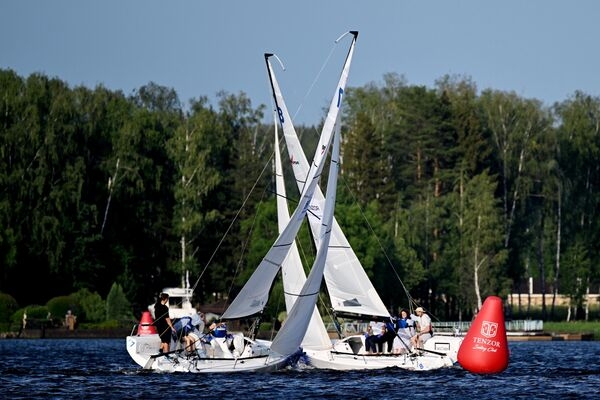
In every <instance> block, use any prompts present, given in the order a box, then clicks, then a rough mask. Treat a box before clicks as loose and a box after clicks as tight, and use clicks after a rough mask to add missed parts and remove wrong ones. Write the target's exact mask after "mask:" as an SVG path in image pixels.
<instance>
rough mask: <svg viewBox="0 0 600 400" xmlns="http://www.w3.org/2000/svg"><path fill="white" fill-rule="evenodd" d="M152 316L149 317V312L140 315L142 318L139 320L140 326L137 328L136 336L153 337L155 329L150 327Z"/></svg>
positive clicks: (152, 326)
mask: <svg viewBox="0 0 600 400" xmlns="http://www.w3.org/2000/svg"><path fill="white" fill-rule="evenodd" d="M152 322H154V321H153V320H152V315H150V311H144V312H143V313H142V318H141V319H140V325H139V326H138V331H137V334H138V336H143V335H155V334H156V333H157V332H156V327H155V326H154V325H152Z"/></svg>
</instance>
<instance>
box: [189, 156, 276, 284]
mask: <svg viewBox="0 0 600 400" xmlns="http://www.w3.org/2000/svg"><path fill="white" fill-rule="evenodd" d="M272 159H273V154H271V157H269V159H268V160H267V162H266V163H265V166H264V167H263V169H262V171H261V172H260V174H259V175H258V178H256V181H255V182H254V184H253V185H252V188H251V189H250V191H249V192H248V195H247V196H246V198H245V199H244V202H243V203H242V205H241V206H240V208H239V210H238V211H237V212H236V214H235V216H234V217H233V219H232V220H231V223H230V224H229V226H228V227H227V230H226V231H225V233H224V234H223V236H222V237H221V240H220V241H219V243H218V244H217V247H216V248H215V250H214V251H213V253H212V254H211V256H210V258H209V260H208V261H207V263H206V265H205V266H204V269H202V272H201V273H200V276H198V279H196V282H195V283H194V286H192V291H195V290H196V287H197V286H198V283H200V279H202V276H204V273H205V272H206V270H207V269H208V266H209V265H210V264H211V263H212V260H213V259H214V258H215V255H216V254H217V252H218V251H219V249H220V248H221V245H222V244H223V242H224V241H225V238H226V237H227V235H228V234H229V231H230V230H231V228H232V227H233V224H234V223H235V222H236V221H237V219H238V217H239V216H240V214H241V212H242V210H243V209H244V207H245V206H246V203H247V202H248V199H250V195H251V194H252V193H253V192H254V189H256V185H258V182H259V181H260V178H261V177H262V176H263V174H264V172H265V170H266V169H267V167H268V166H269V165H271V160H272Z"/></svg>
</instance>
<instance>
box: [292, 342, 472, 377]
mask: <svg viewBox="0 0 600 400" xmlns="http://www.w3.org/2000/svg"><path fill="white" fill-rule="evenodd" d="M461 342H462V338H460V337H454V336H440V337H437V336H434V338H432V339H430V340H428V341H427V342H426V345H425V346H424V347H423V350H421V351H417V352H414V353H411V354H391V353H390V354H369V353H368V352H367V351H365V343H364V336H363V335H355V336H351V337H348V338H345V339H343V340H340V341H338V342H336V343H335V344H334V346H333V349H325V350H323V349H310V348H305V349H304V353H305V361H306V363H307V364H309V365H310V366H312V367H315V368H319V369H332V370H338V371H350V370H362V369H364V370H367V369H382V368H401V369H407V370H415V371H428V370H434V369H440V368H449V367H452V366H454V365H456V360H457V359H456V357H457V353H458V349H459V347H460V343H461Z"/></svg>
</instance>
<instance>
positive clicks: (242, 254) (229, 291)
mask: <svg viewBox="0 0 600 400" xmlns="http://www.w3.org/2000/svg"><path fill="white" fill-rule="evenodd" d="M272 158H273V157H272V156H271V159H272ZM267 187H268V186H267ZM267 187H265V189H264V190H263V194H262V196H261V198H260V201H259V202H258V206H257V210H258V209H259V208H260V205H261V204H262V203H263V200H264V198H265V193H267ZM257 220H258V211H257V212H256V213H254V219H253V220H252V225H251V226H250V230H249V231H248V235H247V236H246V240H245V241H244V243H243V245H242V249H241V252H240V258H239V260H238V262H237V265H236V267H235V272H234V273H233V278H232V279H231V284H230V285H229V290H228V291H227V297H228V298H229V297H230V296H231V291H232V290H233V286H234V282H235V278H236V277H237V276H238V274H239V272H240V269H241V265H242V262H243V259H244V254H245V253H246V249H247V248H248V243H250V238H251V237H252V232H253V231H254V227H255V226H256V221H257ZM223 311H224V310H223Z"/></svg>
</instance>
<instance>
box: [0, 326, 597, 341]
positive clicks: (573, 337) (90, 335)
mask: <svg viewBox="0 0 600 400" xmlns="http://www.w3.org/2000/svg"><path fill="white" fill-rule="evenodd" d="M131 333H132V331H131V329H125V328H121V329H75V330H73V331H69V330H65V329H27V330H25V331H23V332H21V334H20V335H19V334H18V332H2V333H0V339H120V338H125V337H127V336H129V335H131ZM440 335H443V334H442V333H440ZM506 339H507V340H508V341H509V342H528V341H540V342H550V341H593V340H594V334H593V333H585V332H582V333H556V332H507V333H506Z"/></svg>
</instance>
